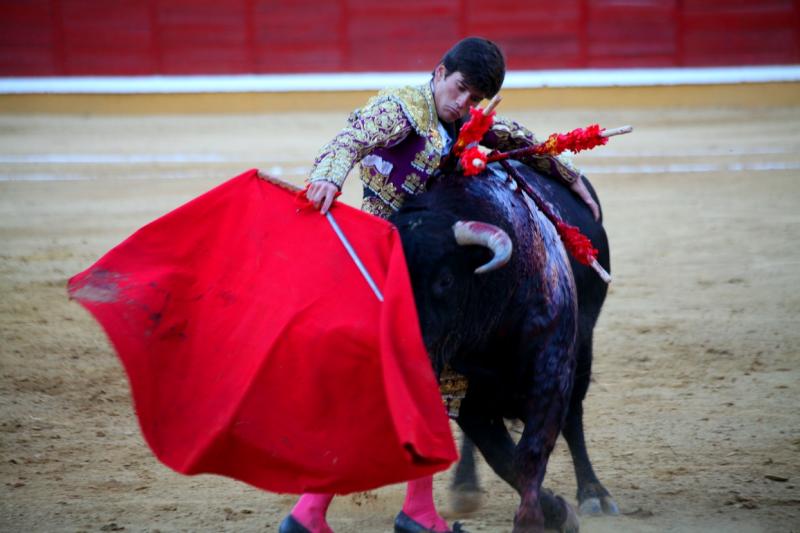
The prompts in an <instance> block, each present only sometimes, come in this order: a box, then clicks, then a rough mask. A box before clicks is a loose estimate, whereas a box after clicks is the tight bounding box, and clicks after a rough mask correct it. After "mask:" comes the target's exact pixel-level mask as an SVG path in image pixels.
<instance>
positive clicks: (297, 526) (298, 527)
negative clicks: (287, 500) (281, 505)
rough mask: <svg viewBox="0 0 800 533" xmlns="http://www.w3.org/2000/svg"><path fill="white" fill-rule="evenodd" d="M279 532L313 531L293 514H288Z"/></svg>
mask: <svg viewBox="0 0 800 533" xmlns="http://www.w3.org/2000/svg"><path fill="white" fill-rule="evenodd" d="M278 533H311V532H310V531H309V530H308V528H306V526H304V525H303V524H301V523H300V522H298V521H297V519H295V517H293V516H292V515H286V518H284V519H283V521H282V522H281V525H280V526H279V527H278Z"/></svg>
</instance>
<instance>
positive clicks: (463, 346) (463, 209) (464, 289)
mask: <svg viewBox="0 0 800 533" xmlns="http://www.w3.org/2000/svg"><path fill="white" fill-rule="evenodd" d="M512 165H513V166H514V168H516V170H517V172H518V173H520V174H521V177H523V178H524V179H525V180H526V182H528V183H529V184H531V185H532V186H534V187H535V188H536V189H537V190H539V191H540V193H541V194H542V195H543V197H544V198H545V199H547V200H549V201H551V202H553V203H554V205H555V206H556V211H563V213H562V217H564V218H565V219H566V220H567V221H568V222H572V223H573V224H577V225H579V226H580V227H581V228H582V229H584V231H585V230H586V228H589V229H590V230H591V231H588V232H587V233H588V236H589V237H590V238H591V239H592V241H593V243H594V244H595V246H596V247H598V248H599V249H600V255H599V257H598V260H599V262H600V263H601V264H602V265H603V266H604V267H605V268H606V269H608V244H607V240H606V237H605V233H604V232H603V229H602V226H601V225H600V224H593V221H592V219H591V214H590V213H589V212H588V210H587V209H586V208H585V207H583V206H579V205H578V203H577V201H576V200H575V199H574V198H572V197H571V194H570V193H569V192H568V191H565V190H564V188H563V187H561V186H560V185H556V184H553V183H552V181H549V180H547V179H543V178H541V176H539V175H538V174H536V173H535V172H534V171H533V170H532V169H530V168H529V167H527V166H524V165H522V164H519V163H512ZM515 189H516V190H515ZM592 194H594V192H593V191H592ZM564 215H567V216H564ZM391 221H392V222H393V223H394V224H395V226H396V227H397V228H398V230H399V233H400V236H401V240H402V243H403V249H404V252H405V255H406V260H407V262H408V266H409V272H410V276H411V282H412V287H413V290H414V297H415V300H416V303H417V310H418V314H419V320H420V326H421V330H422V334H423V339H424V341H425V345H426V347H427V349H428V352H429V354H430V356H431V361H432V364H433V367H434V370H435V371H436V372H437V374H438V375H441V373H442V372H443V371H445V370H452V371H455V372H456V373H458V374H461V375H463V376H465V377H466V378H467V379H468V382H469V386H468V389H467V391H466V395H465V397H464V399H463V401H462V402H461V407H460V410H459V413H458V415H457V418H456V422H457V423H458V425H459V426H460V427H461V429H462V430H463V431H464V433H465V434H466V436H467V437H468V438H469V439H470V440H471V441H472V442H474V443H475V445H476V446H477V447H478V449H479V450H480V451H481V453H482V454H483V456H484V457H485V459H486V461H487V462H488V464H489V465H490V466H491V468H492V469H493V470H494V471H495V472H496V473H497V474H498V475H499V476H500V477H501V478H502V479H503V480H505V481H506V482H507V483H509V484H510V485H511V486H512V487H513V488H514V489H516V490H517V492H518V493H519V494H520V505H519V507H518V509H517V511H516V513H515V516H514V531H515V532H527V531H541V530H542V529H543V528H545V527H547V528H556V529H560V530H561V531H577V530H578V521H577V517H576V516H575V514H574V512H573V510H572V508H571V507H570V506H569V504H567V503H566V501H564V500H563V498H561V497H559V496H556V495H554V494H553V493H551V492H549V491H547V490H544V489H543V488H542V481H543V478H544V475H545V470H546V466H547V461H548V458H549V455H550V453H551V451H552V450H553V447H554V445H555V442H556V439H557V437H558V435H559V433H560V432H562V431H564V434H565V436H566V437H567V439H568V442H569V443H570V449H571V450H572V451H573V457H575V467H576V472H578V478H579V498H580V494H581V490H589V491H591V490H595V491H597V488H595V489H586V487H587V486H590V485H587V484H586V483H584V484H583V485H581V480H586V481H587V483H589V484H592V483H595V481H596V476H594V473H593V472H592V469H591V464H590V463H589V461H588V457H586V456H585V444H584V443H583V429H582V422H581V419H582V413H581V401H582V399H583V396H584V395H585V393H586V387H588V381H589V373H590V364H591V333H592V329H593V327H594V322H595V321H596V319H597V316H598V314H599V311H600V307H601V306H602V302H603V299H604V298H605V293H606V288H605V284H604V283H603V282H602V281H598V280H597V279H595V278H596V276H597V275H596V274H595V273H594V272H592V271H588V269H586V268H585V267H577V266H575V265H571V264H570V260H569V258H567V256H566V253H565V251H564V248H563V245H562V244H561V241H560V239H559V237H558V235H557V233H556V231H555V229H554V227H553V226H552V224H551V223H550V222H549V221H548V220H547V219H546V217H545V216H544V215H543V214H542V213H541V212H540V211H539V210H538V209H537V208H536V206H535V205H534V204H533V202H531V200H530V199H529V198H528V197H527V196H526V195H525V194H524V193H521V192H520V191H519V190H518V188H517V187H514V182H513V180H509V178H508V176H507V174H506V173H505V172H504V171H503V170H499V169H498V168H495V165H490V167H489V168H488V169H487V171H486V172H484V173H483V174H481V175H479V176H475V177H466V176H462V175H460V174H452V175H445V176H440V177H439V178H438V179H437V180H436V181H435V182H434V183H433V184H432V185H431V186H430V187H429V190H428V191H427V192H426V193H424V194H421V195H419V196H416V197H414V198H412V199H409V200H408V201H407V202H406V203H405V205H404V206H403V208H402V209H401V210H400V211H398V212H397V213H396V214H395V215H393V217H392V218H391ZM573 271H574V272H575V276H574V277H573ZM593 277H594V278H593ZM576 281H577V282H578V285H577V286H576ZM579 298H580V299H581V302H580V312H579V305H578V299H579ZM584 300H586V301H584ZM576 367H577V372H576ZM576 376H577V377H578V379H577V380H576ZM504 419H517V420H520V421H521V422H522V423H523V425H524V429H523V430H522V434H521V437H520V438H519V441H518V442H517V443H516V444H515V443H514V441H513V439H512V438H511V436H510V434H509V432H508V430H507V428H506V425H505V423H504ZM565 421H568V422H567V423H566V425H565ZM465 440H466V439H465ZM581 450H582V452H581ZM467 452H468V453H471V452H470V451H469V450H467ZM462 455H467V453H464V454H462ZM584 457H585V460H584ZM587 466H588V469H587ZM459 470H461V471H462V472H464V471H467V470H468V468H467V469H464V468H461V469H459ZM473 475H474V472H473ZM473 480H474V477H473ZM596 485H597V487H599V488H600V489H601V492H599V493H598V492H595V493H592V494H599V495H600V496H598V497H606V496H608V494H607V492H605V493H603V492H602V491H605V489H604V488H602V485H600V484H599V482H597V483H596ZM592 486H593V485H592Z"/></svg>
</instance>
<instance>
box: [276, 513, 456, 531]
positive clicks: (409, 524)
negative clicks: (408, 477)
mask: <svg viewBox="0 0 800 533" xmlns="http://www.w3.org/2000/svg"><path fill="white" fill-rule="evenodd" d="M280 533H282V532H280ZM394 533H434V532H433V531H432V530H430V529H427V528H426V527H425V526H423V525H422V524H420V523H419V522H417V521H416V520H414V519H413V518H411V517H410V516H408V515H407V514H406V513H404V512H403V511H400V512H399V513H398V514H397V517H396V518H395V519H394ZM447 533H469V532H468V531H467V530H466V529H464V528H462V527H461V524H459V523H458V522H455V523H453V529H451V530H450V531H448V532H447Z"/></svg>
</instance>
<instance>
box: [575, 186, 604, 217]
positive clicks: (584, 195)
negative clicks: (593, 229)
mask: <svg viewBox="0 0 800 533" xmlns="http://www.w3.org/2000/svg"><path fill="white" fill-rule="evenodd" d="M570 189H572V192H574V193H575V194H577V195H578V196H580V198H581V200H583V201H584V203H585V204H586V205H587V206H589V209H590V210H591V211H592V216H593V217H594V219H595V220H600V206H599V205H597V202H595V201H594V198H592V195H591V194H589V189H587V188H586V184H585V183H583V176H578V179H576V180H575V182H574V183H573V184H572V185H570Z"/></svg>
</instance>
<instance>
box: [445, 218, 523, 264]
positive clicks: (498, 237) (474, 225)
mask: <svg viewBox="0 0 800 533" xmlns="http://www.w3.org/2000/svg"><path fill="white" fill-rule="evenodd" d="M453 234H454V235H455V238H456V242H457V243H458V244H460V245H461V246H467V245H478V246H485V247H487V248H488V249H490V250H491V251H492V254H494V255H493V256H492V259H491V260H490V261H489V262H488V263H485V264H483V265H481V266H479V267H478V268H476V269H475V273H476V274H485V273H486V272H491V271H492V270H497V269H498V268H500V267H502V266H503V265H505V264H506V263H508V261H509V259H511V252H512V251H513V250H514V245H513V244H512V243H511V237H509V236H508V233H506V232H505V231H503V230H502V229H500V228H498V227H497V226H495V225H493V224H487V223H486V222H478V221H476V220H459V221H458V222H456V223H455V224H453Z"/></svg>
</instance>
